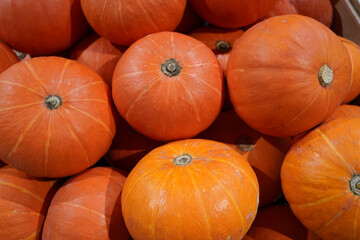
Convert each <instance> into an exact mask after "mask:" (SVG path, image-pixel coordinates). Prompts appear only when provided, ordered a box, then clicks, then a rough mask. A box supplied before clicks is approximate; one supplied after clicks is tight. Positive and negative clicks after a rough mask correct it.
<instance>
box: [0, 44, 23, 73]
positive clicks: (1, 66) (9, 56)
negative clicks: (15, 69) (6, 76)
mask: <svg viewBox="0 0 360 240" xmlns="http://www.w3.org/2000/svg"><path fill="white" fill-rule="evenodd" d="M17 62H19V59H18V58H17V56H16V54H15V53H14V52H13V51H12V50H11V48H9V47H8V46H7V45H6V44H5V43H3V42H1V41H0V73H2V72H3V71H5V70H6V69H8V68H9V67H10V66H11V65H13V64H15V63H17Z"/></svg>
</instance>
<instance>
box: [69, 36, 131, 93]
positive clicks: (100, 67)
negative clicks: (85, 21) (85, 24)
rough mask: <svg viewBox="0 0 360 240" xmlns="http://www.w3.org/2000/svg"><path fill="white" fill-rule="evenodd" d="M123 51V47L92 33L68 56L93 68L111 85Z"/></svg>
mask: <svg viewBox="0 0 360 240" xmlns="http://www.w3.org/2000/svg"><path fill="white" fill-rule="evenodd" d="M124 51H125V49H124V48H121V47H119V46H116V45H114V44H112V43H111V42H110V41H109V40H107V39H105V38H101V37H99V36H98V35H97V34H96V33H92V34H90V35H88V36H86V37H85V38H84V39H83V40H82V41H81V42H79V43H78V44H77V45H76V46H75V47H74V48H73V49H72V50H71V55H70V58H71V59H74V60H77V61H78V62H79V63H81V64H84V65H86V66H88V67H90V68H91V69H93V70H94V71H95V72H97V73H98V74H99V75H100V76H101V77H102V78H103V79H104V81H105V82H106V83H107V84H108V85H109V87H111V82H112V77H113V73H114V70H115V67H116V64H117V62H118V61H119V59H120V57H121V55H122V53H123V52H124Z"/></svg>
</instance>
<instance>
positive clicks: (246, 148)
mask: <svg viewBox="0 0 360 240" xmlns="http://www.w3.org/2000/svg"><path fill="white" fill-rule="evenodd" d="M236 147H237V148H239V149H240V150H241V151H243V152H250V151H251V150H253V149H254V147H255V143H254V141H253V140H252V139H251V138H250V137H249V136H247V135H241V136H240V137H238V139H237V140H236Z"/></svg>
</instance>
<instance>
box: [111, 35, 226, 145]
mask: <svg viewBox="0 0 360 240" xmlns="http://www.w3.org/2000/svg"><path fill="white" fill-rule="evenodd" d="M223 84H224V80H223V75H222V72H221V68H220V65H219V62H218V60H217V58H216V56H215V55H214V53H213V52H212V51H211V50H210V49H209V48H208V47H207V46H206V45H205V44H203V43H202V42H200V41H198V40H196V39H194V38H192V37H189V36H186V35H184V34H181V33H176V32H160V33H154V34H150V35H148V36H146V37H144V38H142V39H140V40H139V41H137V42H136V43H134V44H133V45H131V46H130V47H129V48H128V49H127V50H126V51H125V53H124V54H123V55H122V57H121V58H120V60H119V62H118V64H117V66H116V68H115V71H114V77H113V82H112V96H113V100H114V103H115V105H116V108H117V110H118V111H119V113H120V115H121V116H122V117H123V118H124V119H125V120H126V121H127V122H128V123H129V124H130V126H131V127H133V128H134V129H135V130H136V131H138V132H139V133H141V134H143V135H145V136H147V137H149V138H151V139H154V140H158V141H171V140H176V139H182V138H191V137H194V136H196V135H197V134H198V133H200V132H201V131H203V130H205V129H206V128H207V127H208V126H210V124H211V123H212V122H213V121H214V120H215V118H216V117H217V115H218V114H219V113H220V110H221V107H222V102H223Z"/></svg>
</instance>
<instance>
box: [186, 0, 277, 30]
mask: <svg viewBox="0 0 360 240" xmlns="http://www.w3.org/2000/svg"><path fill="white" fill-rule="evenodd" d="M189 3H190V4H191V6H192V7H193V8H194V10H195V11H196V12H197V14H199V16H200V17H202V18H203V19H205V20H206V21H207V22H209V23H211V24H213V25H215V26H217V27H222V28H239V27H243V26H246V25H250V24H252V23H255V22H257V21H259V20H260V19H261V18H262V17H264V16H265V14H266V13H267V12H268V11H269V9H270V8H271V7H272V6H273V5H274V3H275V0H256V1H248V0H227V1H224V0H210V1H209V0H189Z"/></svg>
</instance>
